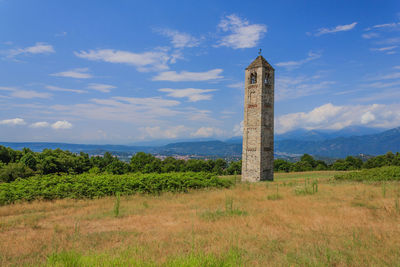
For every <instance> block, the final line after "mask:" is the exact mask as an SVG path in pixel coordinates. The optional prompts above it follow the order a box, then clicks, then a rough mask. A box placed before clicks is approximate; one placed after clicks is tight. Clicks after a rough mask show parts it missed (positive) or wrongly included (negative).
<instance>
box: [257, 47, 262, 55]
mask: <svg viewBox="0 0 400 267" xmlns="http://www.w3.org/2000/svg"><path fill="white" fill-rule="evenodd" d="M261 51H262V49H261V48H260V50H258V55H260V56H261Z"/></svg>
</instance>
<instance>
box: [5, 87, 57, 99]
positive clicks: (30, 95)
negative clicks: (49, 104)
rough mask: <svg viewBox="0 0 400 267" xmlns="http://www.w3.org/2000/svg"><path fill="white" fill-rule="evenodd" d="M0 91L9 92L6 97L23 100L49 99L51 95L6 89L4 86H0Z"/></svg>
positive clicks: (13, 88) (11, 88)
mask: <svg viewBox="0 0 400 267" xmlns="http://www.w3.org/2000/svg"><path fill="white" fill-rule="evenodd" d="M0 91H9V92H10V94H9V96H7V97H16V98H24V99H31V98H50V97H51V96H52V94H49V93H41V92H37V91H33V90H20V89H18V88H15V87H6V86H0Z"/></svg>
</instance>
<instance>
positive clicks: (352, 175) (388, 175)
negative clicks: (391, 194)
mask: <svg viewBox="0 0 400 267" xmlns="http://www.w3.org/2000/svg"><path fill="white" fill-rule="evenodd" d="M335 179H336V180H342V181H372V182H373V181H400V167H399V166H387V167H381V168H374V169H366V170H362V171H354V172H348V173H344V174H339V175H335Z"/></svg>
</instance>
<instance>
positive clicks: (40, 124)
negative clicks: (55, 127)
mask: <svg viewBox="0 0 400 267" xmlns="http://www.w3.org/2000/svg"><path fill="white" fill-rule="evenodd" d="M49 126H50V124H49V123H48V122H47V121H38V122H35V123H32V124H31V125H30V127H32V128H46V127H49Z"/></svg>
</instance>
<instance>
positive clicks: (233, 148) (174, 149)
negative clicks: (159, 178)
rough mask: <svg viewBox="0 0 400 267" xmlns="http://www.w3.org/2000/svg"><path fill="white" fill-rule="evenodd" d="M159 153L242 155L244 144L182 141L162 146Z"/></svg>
mask: <svg viewBox="0 0 400 267" xmlns="http://www.w3.org/2000/svg"><path fill="white" fill-rule="evenodd" d="M159 153H160V154H166V155H172V154H179V155H194V154H195V155H199V156H240V155H241V154H242V144H241V143H239V144H232V143H227V142H222V141H203V142H182V143H173V144H169V145H166V146H164V147H161V148H160V151H159Z"/></svg>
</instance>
